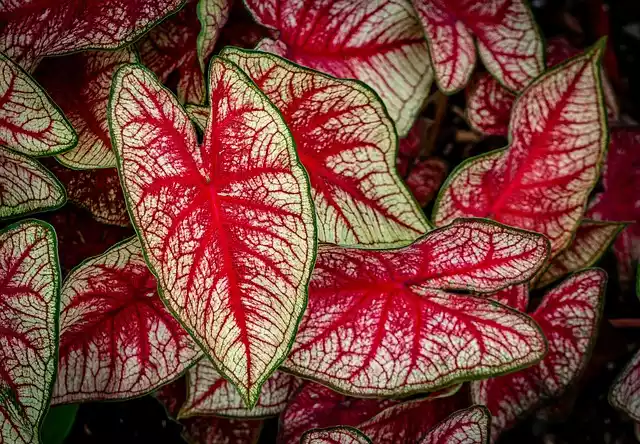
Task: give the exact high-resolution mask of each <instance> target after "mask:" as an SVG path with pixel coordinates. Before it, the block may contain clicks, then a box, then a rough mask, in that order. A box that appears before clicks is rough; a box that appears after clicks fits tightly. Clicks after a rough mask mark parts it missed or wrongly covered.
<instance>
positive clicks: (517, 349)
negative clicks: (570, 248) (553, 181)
mask: <svg viewBox="0 0 640 444" xmlns="http://www.w3.org/2000/svg"><path fill="white" fill-rule="evenodd" d="M548 252H549V246H548V241H547V240H546V239H544V238H543V237H542V236H539V235H536V234H534V233H529V232H524V231H517V230H514V229H512V228H508V227H505V226H502V225H499V224H496V223H490V222H486V221H481V220H459V221H456V222H454V223H453V224H451V225H449V226H447V227H445V228H441V229H438V230H435V231H432V232H430V233H428V234H427V235H426V236H425V237H423V238H421V239H420V240H418V241H416V242H415V243H414V244H412V245H411V246H409V247H406V248H403V249H398V250H386V251H368V250H358V249H344V248H339V247H335V246H330V245H326V246H320V247H319V251H318V257H317V259H316V267H315V269H314V274H313V278H312V280H311V283H310V286H309V304H308V307H307V311H306V314H305V317H304V319H303V321H302V323H301V324H300V330H299V332H298V335H297V336H296V340H295V343H294V345H293V348H292V350H291V354H290V355H289V357H288V358H287V360H286V361H285V363H284V367H285V368H286V369H287V370H289V371H291V372H293V373H295V374H299V375H301V376H303V377H305V378H309V379H313V380H317V381H319V382H321V383H323V384H325V385H328V386H331V387H335V388H336V389H338V390H340V391H342V392H344V393H348V394H350V395H354V396H402V395H406V394H410V393H415V392H421V391H428V390H434V389H438V388H441V387H444V386H447V385H451V384H454V383H457V382H462V381H465V380H470V379H476V378H479V377H483V376H489V375H492V374H496V373H504V372H507V371H511V370H515V369H518V368H522V367H524V366H527V365H531V364H533V363H535V362H537V361H539V360H540V359H541V358H542V356H543V355H544V352H545V341H544V338H543V336H542V334H541V332H540V331H539V329H538V326H537V325H536V324H535V323H534V322H533V321H531V319H529V318H528V317H527V316H525V315H523V314H521V313H518V312H515V311H512V310H510V309H507V308H506V307H503V306H501V305H498V304H496V303H494V302H492V301H489V300H487V299H484V298H481V297H475V296H471V295H463V294H457V293H452V292H451V290H474V291H478V292H483V293H490V292H495V291H497V290H499V289H501V288H504V287H505V286H508V285H513V284H516V283H520V282H523V281H526V280H528V279H529V278H530V277H532V276H533V275H534V274H535V273H536V272H537V270H538V269H539V268H540V267H541V266H542V264H543V263H544V262H545V261H546V259H547V254H548Z"/></svg>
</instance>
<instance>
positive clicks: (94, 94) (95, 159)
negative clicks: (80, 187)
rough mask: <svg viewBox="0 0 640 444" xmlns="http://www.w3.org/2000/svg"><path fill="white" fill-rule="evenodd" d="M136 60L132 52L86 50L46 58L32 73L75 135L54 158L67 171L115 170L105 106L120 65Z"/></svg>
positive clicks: (126, 49)
mask: <svg viewBox="0 0 640 444" xmlns="http://www.w3.org/2000/svg"><path fill="white" fill-rule="evenodd" d="M136 59H137V57H136V55H135V52H134V51H133V49H130V48H125V49H121V50H118V51H87V52H81V53H78V54H73V55H69V56H65V57H55V58H50V59H46V60H45V61H44V62H43V63H42V64H41V65H40V66H39V68H38V70H37V71H36V73H35V76H36V79H38V81H39V82H40V83H41V84H42V85H43V86H44V88H45V89H46V90H47V92H48V93H49V94H50V95H51V97H52V98H53V100H55V102H56V103H57V104H58V105H59V106H60V107H61V108H62V111H64V114H65V116H66V117H67V118H68V119H69V121H70V123H71V125H73V128H74V129H75V130H76V132H77V133H78V144H77V146H76V147H75V148H73V149H72V150H70V151H67V152H64V153H62V154H59V155H58V156H57V159H58V160H59V161H60V163H62V164H63V165H65V166H66V167H69V168H74V169H93V168H115V166H116V157H115V155H114V153H113V151H112V150H111V139H110V136H109V124H108V122H107V104H108V101H109V91H110V90H111V80H112V79H113V75H114V73H115V72H116V71H117V70H118V68H120V67H121V66H122V65H124V64H127V63H133V62H135V61H136Z"/></svg>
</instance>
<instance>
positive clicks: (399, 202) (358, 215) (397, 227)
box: [221, 49, 430, 247]
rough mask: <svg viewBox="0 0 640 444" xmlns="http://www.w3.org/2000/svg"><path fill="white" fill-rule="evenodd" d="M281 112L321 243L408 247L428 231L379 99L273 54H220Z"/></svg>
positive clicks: (360, 86)
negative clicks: (399, 169) (307, 185)
mask: <svg viewBox="0 0 640 444" xmlns="http://www.w3.org/2000/svg"><path fill="white" fill-rule="evenodd" d="M221 56H222V57H224V58H226V59H229V60H231V61H232V62H235V63H237V64H238V66H240V68H241V69H242V70H243V71H245V72H246V73H247V74H248V75H249V77H251V79H252V80H253V81H254V82H255V83H256V84H257V85H258V87H260V89H262V91H263V92H264V93H265V94H266V95H267V97H268V98H269V99H270V100H271V101H272V102H273V104H274V105H275V106H276V107H277V108H278V109H279V110H280V112H281V113H282V115H283V117H284V120H285V121H286V122H287V125H288V126H289V128H290V129H291V133H292V135H293V139H294V140H295V143H296V147H297V150H298V156H300V161H301V162H302V164H303V165H304V167H305V169H306V171H307V173H308V174H309V179H310V182H311V192H312V195H313V200H314V203H315V210H316V217H317V220H318V239H319V240H320V241H323V242H331V243H335V244H340V245H364V246H367V247H389V246H397V245H406V244H408V243H409V242H411V241H413V240H415V239H416V238H417V237H418V236H420V235H421V234H423V233H424V232H425V231H427V230H428V229H429V228H430V227H429V224H428V222H427V220H426V218H425V217H424V214H423V212H422V210H421V209H420V208H419V207H418V206H417V205H416V204H415V202H414V201H413V199H412V198H411V193H410V192H409V191H408V190H407V189H406V188H405V187H404V186H403V184H402V180H401V179H400V178H399V177H398V175H397V173H396V171H395V155H396V143H397V141H396V135H395V132H394V129H393V122H391V120H390V119H389V118H388V115H387V113H386V112H385V109H384V105H383V104H382V103H381V102H380V101H379V100H378V99H377V97H376V94H375V93H374V92H373V91H372V90H371V89H369V88H367V87H366V86H365V85H363V84H362V83H360V82H354V81H352V80H338V79H334V78H332V77H329V76H326V75H324V74H321V73H319V72H316V71H312V70H309V69H306V68H302V67H299V66H296V65H294V64H293V63H290V62H288V61H286V60H284V59H282V58H280V57H277V56H274V55H272V54H265V53H259V52H250V51H243V50H239V49H226V50H223V51H222V53H221Z"/></svg>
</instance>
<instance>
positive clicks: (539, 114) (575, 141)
mask: <svg viewBox="0 0 640 444" xmlns="http://www.w3.org/2000/svg"><path fill="white" fill-rule="evenodd" d="M601 53H602V42H600V43H598V44H597V45H596V46H595V47H594V48H593V49H591V50H590V51H588V52H586V53H585V54H582V55H580V56H578V57H575V58H573V59H570V60H569V61H567V62H566V63H564V64H562V65H560V66H558V67H556V68H554V69H552V70H550V71H548V72H546V73H545V74H544V75H542V76H540V77H539V78H538V79H536V80H535V81H534V82H533V83H532V84H531V85H530V86H529V87H528V88H527V89H526V90H525V91H524V92H523V93H522V95H520V96H519V97H518V100H517V101H516V103H515V105H514V107H513V111H512V114H511V123H510V140H511V141H510V144H509V145H508V147H507V148H506V149H503V150H497V151H492V152H489V153H487V154H484V155H481V156H478V157H475V158H472V159H469V160H467V161H466V162H464V163H463V164H461V165H460V166H459V167H458V168H457V169H456V170H455V171H454V172H453V173H451V175H449V178H448V179H447V183H446V184H445V185H444V186H443V188H442V189H441V190H440V194H439V196H438V199H437V201H436V203H435V206H434V211H433V221H434V222H435V223H436V225H438V226H440V225H445V224H447V223H449V222H451V221H452V220H454V219H455V218H457V217H490V218H492V219H495V220H497V221H499V222H502V223H505V224H508V225H511V226H514V227H521V228H525V229H527V230H533V231H537V232H539V233H542V234H544V235H545V236H546V237H547V238H549V239H550V240H551V253H552V255H553V256H555V255H556V254H558V253H559V252H560V251H561V250H563V249H564V248H565V247H566V246H567V245H568V244H569V243H570V242H571V238H572V236H573V232H574V231H575V230H576V229H577V227H578V224H579V220H580V218H581V217H582V214H583V212H584V209H585V205H586V201H587V198H588V196H589V193H590V192H591V189H592V188H593V187H594V185H595V184H596V182H597V180H598V175H599V169H600V163H601V161H602V158H603V156H604V152H605V148H606V144H607V127H606V115H605V111H604V107H603V104H602V88H601V86H600V68H599V59H600V55H601ZM578 109H579V110H580V112H577V111H576V110H578ZM571 159H580V160H579V161H575V160H571Z"/></svg>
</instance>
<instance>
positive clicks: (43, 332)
mask: <svg viewBox="0 0 640 444" xmlns="http://www.w3.org/2000/svg"><path fill="white" fill-rule="evenodd" d="M56 245H57V244H56V235H55V232H54V230H53V228H52V227H51V226H50V225H49V224H47V223H45V222H42V221H37V220H24V221H21V222H18V223H16V224H13V225H10V226H8V227H7V228H5V229H4V230H2V231H0V308H1V309H0V344H1V345H2V346H0V427H1V428H0V442H3V443H12V444H13V443H15V444H23V443H24V444H31V443H39V442H40V437H39V429H40V426H41V425H42V421H43V419H44V415H45V413H46V411H47V409H48V407H49V398H50V397H51V388H52V384H53V380H54V378H55V373H56V358H57V355H58V352H57V350H58V312H59V305H60V267H59V265H58V253H57V251H56Z"/></svg>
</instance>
